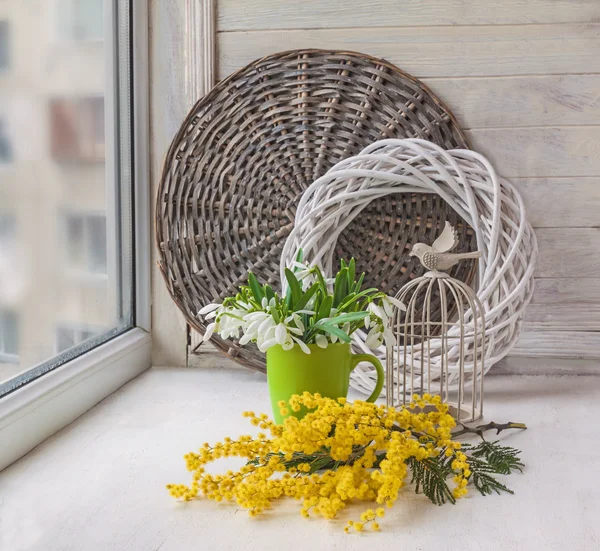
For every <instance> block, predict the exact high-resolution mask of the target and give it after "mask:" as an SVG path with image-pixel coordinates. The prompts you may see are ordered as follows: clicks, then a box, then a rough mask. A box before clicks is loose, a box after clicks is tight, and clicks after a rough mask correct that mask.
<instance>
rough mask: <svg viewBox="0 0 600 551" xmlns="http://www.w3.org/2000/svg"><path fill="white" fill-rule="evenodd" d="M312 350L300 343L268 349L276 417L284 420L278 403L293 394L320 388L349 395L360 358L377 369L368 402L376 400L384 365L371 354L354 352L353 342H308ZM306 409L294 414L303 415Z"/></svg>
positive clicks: (335, 394)
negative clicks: (324, 345)
mask: <svg viewBox="0 0 600 551" xmlns="http://www.w3.org/2000/svg"><path fill="white" fill-rule="evenodd" d="M308 347H309V348H310V354H306V353H305V352H302V350H301V349H300V347H299V346H298V345H295V346H294V348H292V349H291V350H284V349H283V348H282V347H281V346H279V345H277V346H274V347H272V348H269V349H268V350H267V380H268V383H269V393H270V395H271V405H272V407H273V414H274V418H275V421H276V422H277V423H278V424H280V423H283V419H284V416H283V415H281V412H280V411H279V406H278V405H277V404H278V403H279V402H280V401H281V400H283V401H285V402H287V401H289V399H290V397H291V396H292V395H294V394H302V393H303V392H306V391H308V392H311V393H316V392H318V393H319V394H321V396H325V397H327V398H345V397H346V396H347V395H348V386H349V384H350V373H351V372H352V370H353V369H354V368H355V367H356V366H357V365H358V364H359V363H360V362H370V363H371V364H373V366H374V367H375V369H376V370H377V384H376V385H375V390H373V393H372V394H371V396H369V397H368V398H367V402H374V401H375V400H376V399H377V398H378V397H379V394H380V393H381V389H382V388H383V379H384V373H383V366H382V365H381V362H380V361H379V360H378V359H377V358H376V357H375V356H373V355H372V354H353V353H352V350H351V348H350V344H347V343H336V344H330V345H329V346H328V347H327V348H320V347H318V346H317V345H316V344H309V345H308ZM305 414H306V410H301V411H299V412H296V413H292V415H294V416H296V417H298V418H301V417H302V416H304V415H305Z"/></svg>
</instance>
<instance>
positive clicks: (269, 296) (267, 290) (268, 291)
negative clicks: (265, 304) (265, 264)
mask: <svg viewBox="0 0 600 551" xmlns="http://www.w3.org/2000/svg"><path fill="white" fill-rule="evenodd" d="M263 292H264V294H265V296H266V297H267V300H268V301H269V302H270V301H271V299H272V298H273V297H274V296H275V293H274V292H273V287H271V286H270V285H267V284H266V283H265V285H263Z"/></svg>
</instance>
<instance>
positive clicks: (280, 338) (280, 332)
mask: <svg viewBox="0 0 600 551" xmlns="http://www.w3.org/2000/svg"><path fill="white" fill-rule="evenodd" d="M288 335H289V333H288V330H287V327H286V326H285V324H283V323H278V324H277V327H276V328H275V340H276V341H277V344H285V342H286V341H287V339H288Z"/></svg>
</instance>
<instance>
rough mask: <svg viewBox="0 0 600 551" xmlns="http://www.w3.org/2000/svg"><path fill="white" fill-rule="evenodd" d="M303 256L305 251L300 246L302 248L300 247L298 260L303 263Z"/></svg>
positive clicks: (297, 254)
mask: <svg viewBox="0 0 600 551" xmlns="http://www.w3.org/2000/svg"><path fill="white" fill-rule="evenodd" d="M303 257H304V251H303V250H302V248H300V249H298V252H297V253H296V262H298V263H302V258H303Z"/></svg>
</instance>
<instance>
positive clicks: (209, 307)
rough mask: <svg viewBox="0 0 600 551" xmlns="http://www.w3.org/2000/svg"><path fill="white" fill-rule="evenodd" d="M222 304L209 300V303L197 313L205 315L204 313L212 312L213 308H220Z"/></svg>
mask: <svg viewBox="0 0 600 551" xmlns="http://www.w3.org/2000/svg"><path fill="white" fill-rule="evenodd" d="M221 306H222V305H221V304H217V303H216V302H211V303H210V304H207V305H206V306H204V308H201V309H200V311H199V312H198V314H199V315H200V316H206V314H210V313H211V312H214V311H215V310H217V308H220V307H221Z"/></svg>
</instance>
